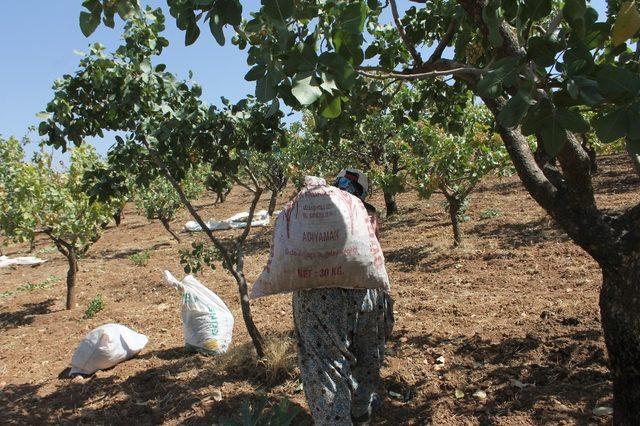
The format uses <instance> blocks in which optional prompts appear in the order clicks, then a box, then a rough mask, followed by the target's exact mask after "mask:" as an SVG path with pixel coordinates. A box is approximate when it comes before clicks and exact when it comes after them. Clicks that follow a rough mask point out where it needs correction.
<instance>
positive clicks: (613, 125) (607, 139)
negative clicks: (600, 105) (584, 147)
mask: <svg viewBox="0 0 640 426" xmlns="http://www.w3.org/2000/svg"><path fill="white" fill-rule="evenodd" d="M591 124H593V127H594V128H595V130H596V135H597V136H598V139H600V142H602V143H611V142H614V141H617V140H618V139H620V138H622V137H624V136H626V134H627V131H628V128H629V121H628V116H627V111H626V109H625V108H623V107H621V108H616V109H615V110H613V111H611V112H609V113H608V114H606V115H603V116H601V117H598V118H595V119H594V120H593V121H592V122H591Z"/></svg>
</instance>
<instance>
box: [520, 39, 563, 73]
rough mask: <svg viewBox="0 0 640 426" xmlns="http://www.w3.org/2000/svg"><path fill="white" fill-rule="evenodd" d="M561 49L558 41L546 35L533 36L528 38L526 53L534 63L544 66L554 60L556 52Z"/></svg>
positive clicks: (551, 63) (549, 64) (548, 65)
mask: <svg viewBox="0 0 640 426" xmlns="http://www.w3.org/2000/svg"><path fill="white" fill-rule="evenodd" d="M561 49H562V46H561V45H560V43H558V42H557V41H555V40H550V39H549V38H548V37H541V36H533V37H530V38H529V41H528V48H527V54H528V55H529V58H531V59H532V60H533V61H534V62H535V63H536V64H538V65H539V66H541V67H543V68H546V67H550V66H551V65H553V64H554V63H555V62H556V54H557V53H558V52H559V51H560V50H561Z"/></svg>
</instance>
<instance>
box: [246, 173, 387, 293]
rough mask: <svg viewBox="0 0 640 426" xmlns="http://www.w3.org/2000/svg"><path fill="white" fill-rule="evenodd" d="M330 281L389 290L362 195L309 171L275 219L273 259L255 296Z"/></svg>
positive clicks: (255, 287)
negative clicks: (338, 186) (348, 190)
mask: <svg viewBox="0 0 640 426" xmlns="http://www.w3.org/2000/svg"><path fill="white" fill-rule="evenodd" d="M327 287H340V288H383V289H386V290H388V289H389V277H388V276H387V271H386V268H385V265H384V256H383V254H382V250H381V248H380V243H379V242H378V239H377V238H376V235H375V230H374V229H373V226H372V224H371V221H370V219H369V215H368V213H367V209H366V208H365V207H364V204H363V203H362V201H361V200H360V199H359V198H357V197H355V196H353V195H351V194H349V193H347V192H345V191H342V190H340V189H338V188H336V187H334V186H328V185H327V184H326V182H325V180H324V179H320V178H317V177H313V176H307V177H306V179H305V187H304V188H303V189H302V191H300V193H299V194H298V195H297V196H296V197H295V198H294V199H293V200H292V201H291V202H289V203H288V204H287V205H286V207H285V208H284V210H283V211H282V212H281V213H280V214H279V215H278V218H277V219H276V222H275V226H274V232H273V240H272V241H271V252H270V255H269V260H268V262H267V266H266V267H265V268H264V270H263V271H262V273H261V274H260V276H259V277H258V279H257V280H256V282H255V283H254V285H253V288H252V290H251V298H252V299H255V298H258V297H263V296H267V295H270V294H277V293H286V292H291V291H297V290H305V289H313V288H327Z"/></svg>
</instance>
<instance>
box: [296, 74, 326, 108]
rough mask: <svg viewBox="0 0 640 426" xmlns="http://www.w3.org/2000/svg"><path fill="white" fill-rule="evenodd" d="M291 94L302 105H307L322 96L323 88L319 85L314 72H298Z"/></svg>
mask: <svg viewBox="0 0 640 426" xmlns="http://www.w3.org/2000/svg"><path fill="white" fill-rule="evenodd" d="M291 94H292V95H293V96H295V98H296V99H297V100H298V102H300V104H301V105H303V106H307V105H311V104H312V103H314V102H315V101H316V100H318V98H320V96H322V90H321V89H320V86H319V85H318V82H317V81H316V79H315V77H314V75H313V73H311V72H305V73H298V74H296V75H295V76H294V77H293V87H292V89H291Z"/></svg>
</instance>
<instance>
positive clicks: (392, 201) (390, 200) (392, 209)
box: [383, 191, 398, 217]
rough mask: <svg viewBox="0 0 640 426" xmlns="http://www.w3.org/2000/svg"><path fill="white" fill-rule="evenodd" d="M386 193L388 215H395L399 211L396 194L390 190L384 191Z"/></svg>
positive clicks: (385, 203)
mask: <svg viewBox="0 0 640 426" xmlns="http://www.w3.org/2000/svg"><path fill="white" fill-rule="evenodd" d="M383 193H384V206H385V208H386V209H387V217H389V216H393V215H394V214H396V213H398V203H396V194H392V193H390V192H389V191H383Z"/></svg>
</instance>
